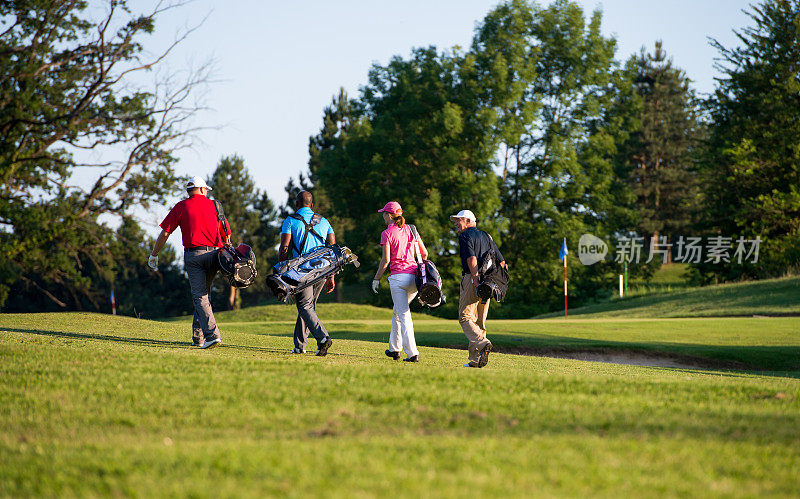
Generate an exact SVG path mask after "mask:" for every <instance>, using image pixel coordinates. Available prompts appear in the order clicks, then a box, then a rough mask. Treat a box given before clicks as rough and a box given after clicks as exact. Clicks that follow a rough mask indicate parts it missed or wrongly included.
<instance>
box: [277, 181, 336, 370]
mask: <svg viewBox="0 0 800 499" xmlns="http://www.w3.org/2000/svg"><path fill="white" fill-rule="evenodd" d="M295 207H296V208H297V211H296V212H295V213H294V215H290V216H288V217H287V218H286V220H284V221H283V226H282V227H281V246H280V253H279V256H278V259H279V260H280V261H284V260H288V259H290V258H296V257H298V256H302V255H306V254H308V253H310V252H311V251H313V250H315V249H316V248H318V247H320V246H324V245H330V244H335V243H336V236H335V235H334V234H333V228H332V227H331V224H330V223H329V222H328V221H327V220H326V219H325V218H323V217H321V216H319V215H316V214H315V213H314V211H313V210H312V208H313V207H314V199H313V197H312V196H311V193H310V192H308V191H302V192H300V193H298V194H297V198H296V199H295ZM323 286H324V287H325V291H326V292H327V293H330V292H332V291H333V289H334V288H335V287H336V283H335V282H334V279H333V276H330V277H329V278H328V279H327V280H326V281H325V282H318V283H317V284H315V285H314V286H309V287H307V288H305V289H304V290H302V291H300V292H298V293H297V294H296V295H295V296H294V298H295V303H296V304H297V323H296V324H295V326H294V349H293V350H292V353H305V351H306V341H307V340H308V333H309V332H310V333H311V334H312V335H313V336H314V338H316V340H317V353H316V355H318V356H320V357H322V356H325V355H326V354H327V353H328V349H329V348H330V347H331V344H332V343H333V341H332V340H331V337H330V336H329V335H328V331H327V330H326V329H325V326H323V325H322V322H321V321H320V320H319V317H317V310H316V308H317V298H319V295H320V293H321V292H322V288H323Z"/></svg>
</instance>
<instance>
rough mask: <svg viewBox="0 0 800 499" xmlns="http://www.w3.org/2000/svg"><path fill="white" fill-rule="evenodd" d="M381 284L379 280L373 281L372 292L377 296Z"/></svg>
mask: <svg viewBox="0 0 800 499" xmlns="http://www.w3.org/2000/svg"><path fill="white" fill-rule="evenodd" d="M380 284H381V281H379V280H377V279H373V280H372V292H373V293H375V294H376V295H377V294H378V286H380Z"/></svg>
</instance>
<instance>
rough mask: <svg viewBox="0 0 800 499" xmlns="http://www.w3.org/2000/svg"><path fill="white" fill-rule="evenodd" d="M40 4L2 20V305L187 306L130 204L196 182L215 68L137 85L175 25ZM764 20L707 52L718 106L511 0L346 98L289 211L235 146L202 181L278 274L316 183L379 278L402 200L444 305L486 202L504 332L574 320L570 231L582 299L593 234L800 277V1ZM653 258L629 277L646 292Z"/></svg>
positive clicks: (561, 0)
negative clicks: (568, 312) (643, 281)
mask: <svg viewBox="0 0 800 499" xmlns="http://www.w3.org/2000/svg"><path fill="white" fill-rule="evenodd" d="M28 4H30V5H28ZM28 4H26V5H25V7H24V8H23V7H21V6H17V4H15V3H13V2H12V3H4V4H3V5H2V6H0V21H1V22H2V26H1V27H0V28H1V29H0V63H1V64H0V68H2V69H0V71H1V72H2V73H0V102H2V104H3V105H2V106H1V107H0V131H2V132H3V133H2V134H0V174H2V176H3V185H2V187H0V224H2V225H3V227H4V230H2V231H0V248H2V251H3V254H4V256H5V258H4V262H3V265H2V268H1V269H0V303H2V307H3V310H4V311H30V310H65V309H87V310H107V309H108V307H107V304H108V298H109V294H110V292H111V290H112V289H114V290H115V296H116V299H117V301H118V302H119V303H120V305H121V306H120V312H121V313H126V314H132V315H140V314H143V315H145V316H150V317H157V316H163V315H177V314H181V313H187V312H189V311H190V309H191V302H190V300H189V299H188V298H187V295H186V289H187V286H186V285H185V277H184V276H183V274H182V272H181V269H180V268H179V266H178V260H177V255H175V254H174V253H171V254H166V255H164V254H162V255H164V256H163V257H162V262H164V263H166V264H167V265H165V266H164V268H163V269H162V270H161V272H160V273H158V274H154V273H150V272H149V271H147V270H146V269H145V267H144V265H143V263H142V262H143V259H142V258H143V256H142V255H146V254H147V251H149V249H150V247H151V246H152V240H150V239H149V238H148V237H146V236H145V234H144V231H143V230H142V229H141V227H140V226H139V224H138V223H137V222H136V220H135V211H136V210H135V208H136V207H137V206H143V207H145V208H147V206H149V205H150V204H151V203H164V202H166V200H167V199H168V196H169V195H170V194H174V193H176V192H179V190H180V183H181V179H180V178H179V177H178V176H177V175H176V174H175V172H174V163H175V157H174V151H175V150H176V149H177V148H179V147H182V146H185V145H188V141H189V139H190V138H191V135H192V132H193V130H192V129H191V126H190V125H189V123H191V119H190V118H191V116H192V115H193V113H194V112H196V111H197V109H198V107H197V106H194V107H193V106H188V107H187V106H186V104H185V103H186V102H187V96H188V95H190V94H191V93H192V92H193V91H194V90H195V89H196V88H197V87H199V86H201V85H202V84H203V83H204V77H205V74H204V73H203V70H202V69H201V70H200V71H199V72H198V73H196V74H194V75H192V76H191V77H189V78H188V79H186V80H185V81H183V82H182V83H181V84H177V85H176V84H175V81H174V79H173V80H170V81H171V85H167V84H166V83H165V84H163V85H156V86H155V87H154V88H153V89H152V90H147V91H139V90H131V86H130V85H124V84H123V82H124V78H125V76H126V75H127V74H128V71H136V70H138V69H143V68H145V67H149V66H147V64H148V63H157V62H158V61H155V62H153V61H144V60H143V54H142V52H141V45H140V43H139V41H138V38H137V37H141V36H143V35H144V34H146V33H148V32H151V31H152V30H153V29H154V27H155V20H156V17H157V16H158V14H159V13H160V11H155V12H151V13H149V14H144V15H141V16H140V15H129V16H128V21H127V22H123V23H121V24H120V27H119V28H117V29H116V30H115V31H114V32H113V33H111V32H102V31H98V23H97V22H91V21H89V20H88V18H87V17H86V16H85V15H84V14H85V8H86V3H85V2H64V1H62V2H59V1H53V0H50V1H46V0H39V1H35V2H28ZM173 7H174V6H166V7H162V10H163V9H164V8H173ZM120 11H122V12H125V13H128V10H127V6H126V5H125V2H113V3H111V4H110V10H109V13H108V16H107V18H106V19H105V22H100V24H99V26H100V27H101V28H103V26H105V28H103V29H106V30H110V28H108V26H111V25H114V23H111V22H109V20H111V19H115V17H114V16H118V15H119V13H120ZM748 13H749V15H750V19H751V21H752V23H751V25H750V26H748V27H744V28H742V29H740V30H738V31H737V36H738V39H739V42H740V43H739V46H737V47H724V46H722V45H721V44H720V43H718V42H712V43H713V44H714V46H715V47H716V48H717V50H718V52H719V63H718V64H719V68H718V69H719V70H720V73H721V77H720V78H719V79H718V81H717V86H716V89H715V91H714V92H713V93H712V94H711V95H709V96H698V95H697V93H696V92H695V91H694V90H693V88H692V86H691V80H690V79H689V78H688V76H687V75H686V74H685V72H684V71H683V70H681V69H680V68H679V67H677V66H676V65H675V64H674V63H673V61H672V60H671V58H670V57H669V55H668V54H667V52H666V50H665V48H664V47H663V45H662V43H661V42H659V41H654V42H653V45H652V47H650V48H642V50H641V51H640V52H639V53H637V54H634V55H632V56H630V57H628V58H627V59H626V60H624V61H620V59H619V54H618V53H617V49H616V44H615V41H614V40H613V38H610V37H606V36H604V35H603V34H602V31H601V17H602V16H601V12H600V11H595V12H592V13H589V14H588V15H587V14H586V13H585V12H584V11H583V10H582V8H581V7H580V6H579V5H578V4H577V3H575V2H571V1H568V0H556V1H554V2H552V3H551V4H550V5H549V6H541V5H539V4H537V3H535V2H529V1H524V0H510V1H507V2H504V3H502V4H500V5H498V6H497V7H495V8H494V9H492V10H491V11H490V12H489V13H487V15H486V16H485V17H484V18H483V20H482V21H481V22H480V23H479V24H478V26H477V27H476V29H475V33H474V37H473V40H472V43H471V45H470V47H469V48H468V49H466V50H463V49H459V48H454V49H451V50H444V51H440V50H438V49H437V48H436V47H423V48H416V49H414V50H413V51H412V52H411V53H410V55H409V56H408V57H400V56H395V57H393V58H392V59H391V60H390V61H389V62H388V64H386V65H374V66H373V67H372V69H371V70H370V72H369V75H368V82H367V84H365V85H364V86H363V87H362V88H361V89H360V91H359V95H358V96H357V97H351V96H349V95H347V94H346V93H345V92H344V90H341V91H339V93H338V94H337V95H336V96H335V97H334V98H333V99H332V102H331V104H330V105H329V106H327V107H326V108H325V109H324V110H323V118H322V126H321V128H320V130H319V132H318V133H317V134H315V135H314V136H312V137H311V138H310V140H309V163H308V171H307V172H306V173H305V174H301V175H300V176H299V177H298V178H297V179H291V180H290V181H289V183H288V184H287V186H286V191H287V198H288V200H289V201H287V202H285V203H284V204H283V205H282V206H277V204H276V203H275V202H274V201H273V200H270V199H269V198H268V197H267V195H266V193H264V192H262V191H260V190H259V189H257V188H256V186H255V184H254V182H253V180H252V178H251V177H250V175H249V172H248V170H247V168H246V166H245V165H244V161H243V160H242V158H240V157H239V156H237V155H235V154H232V155H230V156H227V157H225V158H222V159H221V160H220V162H219V163H218V165H217V168H216V171H215V172H214V173H213V174H212V175H211V176H210V177H209V179H208V182H209V185H211V186H212V187H213V188H214V190H213V191H212V194H213V195H214V196H215V197H217V198H218V199H220V200H221V201H222V202H223V205H224V206H225V209H226V211H227V214H228V217H229V219H230V221H231V225H232V228H233V230H234V240H237V241H239V240H242V241H245V242H247V243H249V244H251V245H252V246H253V247H254V248H255V249H256V250H257V252H258V259H259V262H260V265H259V269H260V272H262V273H263V272H268V271H269V266H270V265H271V264H272V263H273V262H274V259H275V245H276V244H277V241H278V232H279V226H278V223H279V221H280V219H281V217H283V216H285V215H286V214H287V213H288V212H290V211H292V205H291V199H293V196H294V194H295V193H296V192H297V190H298V189H308V190H311V191H312V192H313V193H314V196H315V201H316V207H317V209H318V210H319V211H321V212H322V213H323V214H324V215H325V216H326V217H327V218H328V219H329V220H330V221H331V223H332V224H333V226H334V229H335V231H336V234H337V241H340V242H341V243H343V244H346V245H347V246H349V247H350V248H351V249H353V250H354V252H356V254H358V255H359V257H360V258H361V260H362V261H363V262H370V261H375V262H377V261H378V258H379V253H378V250H379V246H378V237H379V234H380V232H381V230H383V228H384V227H383V226H382V221H381V219H380V217H378V216H377V214H376V211H377V209H378V208H380V207H381V206H383V204H384V203H385V202H386V201H388V200H396V201H399V202H400V203H401V204H402V205H403V208H404V210H405V216H406V218H407V219H408V220H409V221H410V222H411V223H414V224H416V225H417V227H418V228H419V230H420V233H421V235H422V236H423V238H424V239H425V241H426V245H427V246H428V249H429V251H431V253H432V255H433V259H434V260H435V261H436V263H437V265H438V266H439V268H440V270H441V271H442V274H443V278H444V280H445V283H446V286H447V289H446V290H447V291H449V293H448V294H449V295H450V296H457V292H456V289H455V286H456V283H457V282H458V279H457V278H458V273H459V266H458V257H457V241H456V236H455V232H454V231H453V229H452V227H451V224H450V221H449V218H448V216H449V215H451V214H453V213H456V212H457V211H459V210H460V209H463V208H469V209H471V210H472V211H474V212H475V213H476V215H477V216H478V218H479V227H481V228H483V229H485V230H487V231H489V232H490V233H492V235H493V236H494V238H495V241H496V242H497V243H498V245H499V246H500V248H501V250H502V252H503V254H504V256H505V257H506V259H507V261H508V264H509V267H510V269H511V275H512V279H513V283H512V287H511V288H510V290H509V294H508V297H507V301H506V303H505V304H504V305H503V307H501V308H499V309H498V312H499V313H501V314H505V315H507V316H510V317H522V316H530V315H533V314H535V313H538V312H545V311H548V310H552V309H556V308H558V307H559V306H560V304H561V302H562V298H561V297H562V296H563V291H562V289H563V288H562V286H563V284H562V282H561V280H562V279H563V268H562V266H561V262H560V261H559V260H558V259H557V255H558V250H559V247H560V245H561V241H562V239H563V238H566V239H567V242H568V246H569V248H570V250H571V251H572V254H571V255H570V257H569V259H570V262H574V263H570V266H569V269H568V271H569V279H570V282H571V285H570V300H571V302H572V303H575V304H579V303H582V302H587V301H590V300H595V299H601V298H603V297H604V296H607V295H608V294H609V293H610V292H611V289H613V286H614V283H615V282H616V281H615V277H616V274H618V273H620V272H621V265H622V264H621V263H619V262H615V261H613V259H606V260H605V261H603V262H600V263H597V264H594V265H591V266H583V265H581V264H580V263H578V262H577V259H576V258H575V256H574V253H575V251H576V249H577V242H578V240H579V238H580V236H581V235H582V234H585V233H590V234H593V235H595V236H597V237H599V238H601V239H603V240H605V241H608V242H611V243H612V244H613V241H614V240H615V239H619V238H620V237H622V236H629V237H632V236H639V237H644V238H645V239H647V240H650V239H651V238H655V239H656V240H663V241H664V242H665V243H667V244H671V243H674V242H675V241H676V239H677V238H679V237H680V236H687V235H691V236H699V237H711V236H731V237H736V236H747V237H749V238H755V237H756V236H758V237H759V238H760V239H761V240H762V241H763V242H762V245H761V249H760V256H759V260H758V262H757V263H743V264H739V263H738V262H735V261H731V262H724V261H723V262H715V263H710V262H704V261H701V262H699V263H696V264H693V265H692V269H691V278H692V279H693V281H694V282H696V283H701V284H702V283H710V282H721V281H729V280H738V279H755V278H765V277H772V276H780V275H784V274H786V273H790V272H796V271H797V269H798V265H800V182H798V180H800V178H798V175H799V173H798V164H800V152H798V148H800V140H798V137H800V133H798V132H800V130H798V127H800V124H798V120H797V116H798V114H799V113H798V112H799V111H800V33H798V29H800V28H799V27H800V2H798V0H765V1H763V2H761V3H760V4H758V5H755V6H752V7H751V8H750V10H749V11H748ZM98 33H99V34H98ZM168 50H169V49H168ZM117 68H118V69H117ZM116 144H126V145H127V146H128V147H127V151H128V154H127V155H126V156H124V157H122V158H120V159H117V160H115V161H109V162H106V163H92V162H88V161H85V160H83V159H82V158H84V157H86V156H85V155H81V154H80V151H81V150H86V149H89V150H102V149H103V148H104V147H109V146H112V145H116ZM86 169H89V170H91V171H94V172H97V173H96V175H95V176H94V184H93V187H91V188H89V189H87V188H77V187H74V186H71V185H70V179H71V178H72V175H73V174H74V173H75V172H76V171H78V170H86ZM109 220H112V221H115V222H114V223H110V222H109ZM612 251H613V248H612ZM658 264H659V262H658V261H653V262H651V263H650V264H647V265H644V264H642V265H631V266H630V268H629V270H630V272H631V273H633V274H634V275H635V276H641V277H643V278H647V277H648V276H649V275H651V274H652V272H653V271H654V270H655V268H656V267H657V265H658ZM367 267H369V266H367ZM369 272H370V270H369V269H367V270H366V271H365V272H361V273H349V274H346V275H345V276H344V278H345V286H346V289H358V288H359V286H366V283H367V281H369V276H370V275H371V274H369ZM368 274H369V275H368ZM145 289H147V290H149V291H148V292H147V293H145V292H144V290H145ZM265 293H266V290H265V289H262V287H260V285H258V284H257V285H256V286H254V287H251V288H248V289H247V290H244V291H243V292H242V293H241V295H239V294H238V293H237V290H235V289H230V288H229V287H227V286H225V285H224V284H223V283H222V281H221V280H218V281H217V284H215V290H214V300H215V301H216V302H217V304H218V305H219V304H222V303H226V304H227V305H228V306H229V307H236V306H240V305H242V304H244V305H247V304H253V303H259V302H262V301H263V300H264V299H265ZM144 297H148V299H144ZM382 299H383V300H388V297H383V296H382V297H378V298H376V300H378V303H381V302H380V300H382ZM387 303H388V302H387ZM449 312H452V311H451V310H449V309H448V308H447V307H445V309H444V310H443V313H449Z"/></svg>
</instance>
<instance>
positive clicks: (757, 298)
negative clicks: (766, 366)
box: [538, 277, 800, 320]
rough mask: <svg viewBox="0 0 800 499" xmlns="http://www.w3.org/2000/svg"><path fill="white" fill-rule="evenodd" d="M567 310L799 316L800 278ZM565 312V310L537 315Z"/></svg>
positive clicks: (667, 292)
mask: <svg viewBox="0 0 800 499" xmlns="http://www.w3.org/2000/svg"><path fill="white" fill-rule="evenodd" d="M568 312H569V315H571V316H573V317H575V316H584V315H585V316H590V317H720V316H727V317H731V316H753V315H766V316H772V315H777V316H797V317H800V277H784V278H780V279H765V280H762V281H752V282H741V283H732V284H720V285H715V286H703V287H697V288H684V289H676V290H664V291H655V292H648V293H647V294H644V295H634V296H631V297H625V298H612V299H611V300H610V301H607V302H603V303H596V304H592V305H588V306H585V307H580V308H575V309H571V310H569V311H568ZM563 315H564V312H563V310H562V311H561V312H553V313H549V314H544V315H541V316H538V317H539V318H549V317H553V318H555V317H559V316H562V317H563ZM798 320H800V318H799V319H798Z"/></svg>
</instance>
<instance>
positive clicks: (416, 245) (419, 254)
mask: <svg viewBox="0 0 800 499" xmlns="http://www.w3.org/2000/svg"><path fill="white" fill-rule="evenodd" d="M408 228H409V229H411V233H412V234H413V235H414V260H416V261H417V263H418V264H420V265H421V264H422V252H421V251H420V249H419V242H420V239H419V232H417V227H416V226H414V225H413V224H408Z"/></svg>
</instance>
